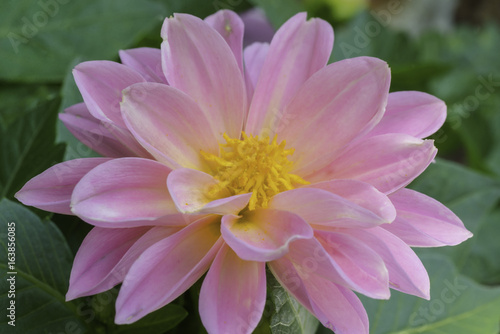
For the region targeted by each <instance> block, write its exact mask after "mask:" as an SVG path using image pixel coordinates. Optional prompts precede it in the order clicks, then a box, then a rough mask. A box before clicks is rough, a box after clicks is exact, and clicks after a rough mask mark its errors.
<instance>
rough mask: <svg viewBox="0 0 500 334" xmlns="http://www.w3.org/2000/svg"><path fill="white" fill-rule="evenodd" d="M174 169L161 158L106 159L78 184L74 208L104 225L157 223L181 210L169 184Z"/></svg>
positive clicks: (118, 225) (72, 199) (80, 214)
mask: <svg viewBox="0 0 500 334" xmlns="http://www.w3.org/2000/svg"><path fill="white" fill-rule="evenodd" d="M170 171H171V170H170V169H169V168H168V167H166V166H165V165H162V164H161V163H159V162H157V161H153V160H147V159H141V158H122V159H113V160H111V161H108V162H106V163H103V164H101V165H99V166H98V167H96V168H94V169H93V170H92V171H91V172H89V173H87V174H86V175H85V176H84V177H83V178H82V179H81V180H80V182H79V183H78V184H77V185H76V187H75V190H74V191H73V195H72V198H71V208H72V211H73V213H74V214H76V215H77V216H79V217H80V218H82V219H83V220H85V221H88V222H89V223H91V224H92V223H93V224H95V225H98V226H101V227H132V226H137V225H144V224H145V223H146V222H149V223H150V224H151V225H156V224H158V222H155V220H157V219H158V218H160V217H163V216H165V215H175V214H178V211H177V209H176V207H175V204H174V202H173V201H172V198H171V197H170V194H169V192H168V189H167V186H166V182H167V176H168V174H169V173H170ZM136 224H137V225H136Z"/></svg>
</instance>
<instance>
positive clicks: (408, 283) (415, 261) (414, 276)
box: [338, 227, 430, 299]
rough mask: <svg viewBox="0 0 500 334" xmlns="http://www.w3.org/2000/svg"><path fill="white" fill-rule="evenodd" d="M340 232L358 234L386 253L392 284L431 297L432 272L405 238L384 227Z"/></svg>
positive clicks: (400, 289) (368, 243)
mask: <svg viewBox="0 0 500 334" xmlns="http://www.w3.org/2000/svg"><path fill="white" fill-rule="evenodd" d="M338 232H342V233H346V234H349V235H350V236H353V237H355V238H357V239H358V240H360V241H361V242H363V243H365V244H366V245H367V246H368V247H370V248H372V249H373V250H374V251H375V252H376V253H377V254H378V255H380V257H382V259H383V260H384V262H385V266H386V267H387V270H388V271H389V284H390V286H391V288H393V289H395V290H399V291H402V292H404V293H407V294H410V295H415V296H418V297H421V298H425V299H429V298H430V282H429V275H427V271H426V270H425V267H424V265H423V264H422V262H421V261H420V259H419V258H418V256H417V255H416V254H415V252H414V251H413V250H412V249H411V248H410V247H409V246H408V245H407V244H406V243H405V242H404V241H402V240H401V239H399V238H398V237H396V236H395V235H393V234H392V233H390V232H388V231H386V230H384V229H383V228H381V227H374V228H372V229H369V230H361V229H345V230H343V231H338Z"/></svg>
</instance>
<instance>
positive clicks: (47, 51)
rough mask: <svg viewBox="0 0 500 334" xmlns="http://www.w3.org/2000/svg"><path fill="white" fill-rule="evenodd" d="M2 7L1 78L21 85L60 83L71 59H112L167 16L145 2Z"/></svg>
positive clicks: (58, 1) (57, 1)
mask: <svg viewBox="0 0 500 334" xmlns="http://www.w3.org/2000/svg"><path fill="white" fill-rule="evenodd" d="M2 7H3V8H2V9H1V10H0V59H2V61H1V62H0V79H3V80H11V81H23V82H47V81H50V82H54V81H60V80H62V78H63V77H64V74H65V71H66V68H67V67H68V65H69V63H70V61H71V60H72V59H74V58H75V57H76V56H80V55H81V56H85V57H87V58H89V59H114V58H116V57H117V54H118V50H120V49H124V48H127V47H130V46H131V45H132V44H134V43H135V42H137V41H139V40H140V39H141V38H142V37H144V36H145V35H146V34H147V33H148V32H149V31H150V30H151V29H152V28H153V27H155V26H157V25H158V24H159V23H161V20H162V19H163V18H164V17H165V15H166V8H165V6H164V5H162V4H160V3H155V2H152V1H148V0H143V1H140V2H139V1H134V0H107V1H100V0H87V1H69V0H41V1H37V2H33V1H31V0H7V1H6V4H5V3H4V2H2ZM159 33H160V32H159V31H158V34H159Z"/></svg>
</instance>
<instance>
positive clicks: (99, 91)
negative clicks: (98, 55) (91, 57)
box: [73, 60, 146, 128]
mask: <svg viewBox="0 0 500 334" xmlns="http://www.w3.org/2000/svg"><path fill="white" fill-rule="evenodd" d="M73 76H74V78H75V82H76V85H77V86H78V89H79V90H80V93H81V94H82V97H83V100H84V101H85V104H86V105H87V107H88V108H89V111H90V113H91V114H92V116H94V117H95V118H97V119H99V120H101V121H104V122H108V123H114V124H116V125H117V126H120V127H123V128H124V127H125V123H124V122H123V119H122V115H121V112H120V101H121V100H122V90H124V89H125V88H127V87H128V86H130V85H132V84H134V83H137V82H145V81H146V80H144V78H143V77H142V76H141V75H140V74H139V73H138V72H136V71H135V70H133V69H131V68H129V67H127V66H125V65H123V64H119V63H115V62H112V61H106V60H95V61H86V62H83V63H80V64H78V65H77V66H76V67H75V68H74V69H73Z"/></svg>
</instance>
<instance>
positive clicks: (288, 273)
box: [267, 256, 314, 314]
mask: <svg viewBox="0 0 500 334" xmlns="http://www.w3.org/2000/svg"><path fill="white" fill-rule="evenodd" d="M267 265H268V267H269V270H270V271H271V273H272V274H273V275H274V277H275V278H276V280H277V281H278V282H279V283H280V284H281V286H282V287H284V288H285V289H286V291H288V293H290V294H291V295H292V296H293V297H294V298H295V299H297V301H298V302H299V303H300V304H302V306H304V307H305V308H306V309H307V310H309V312H311V313H313V314H314V311H313V309H312V306H311V303H310V301H309V296H308V294H307V290H306V287H305V286H304V283H303V282H302V278H300V276H299V273H298V272H297V269H296V268H295V266H294V265H293V263H292V262H291V261H290V259H288V257H287V256H283V257H281V258H279V259H277V260H274V261H271V262H268V264H267Z"/></svg>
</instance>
